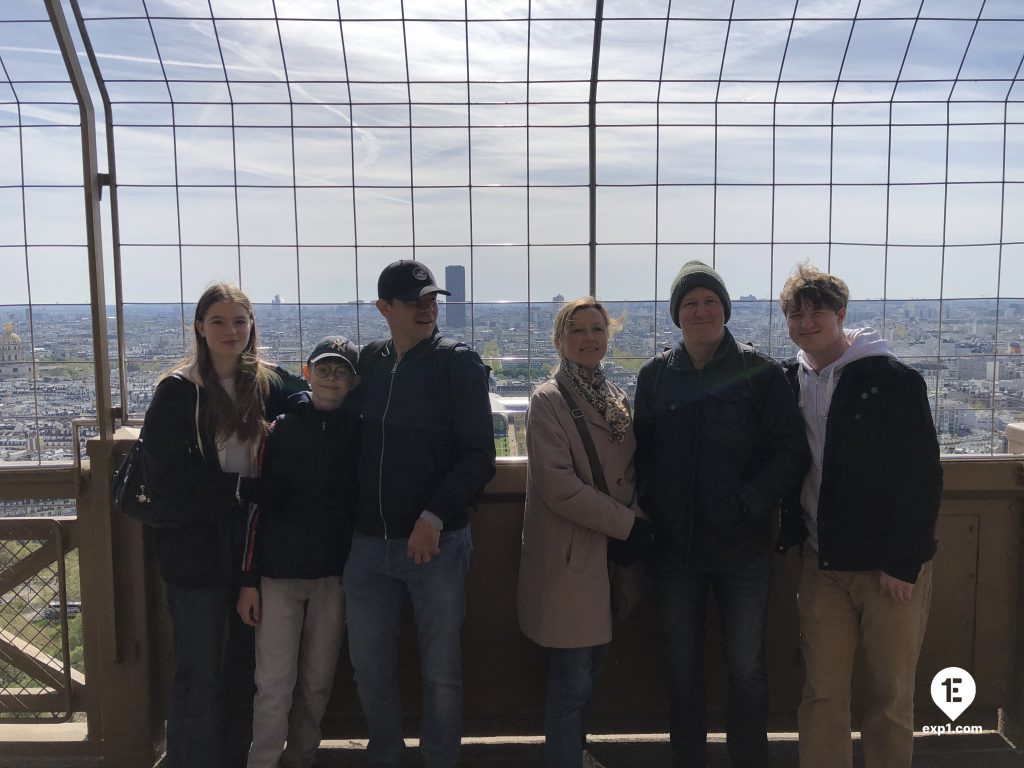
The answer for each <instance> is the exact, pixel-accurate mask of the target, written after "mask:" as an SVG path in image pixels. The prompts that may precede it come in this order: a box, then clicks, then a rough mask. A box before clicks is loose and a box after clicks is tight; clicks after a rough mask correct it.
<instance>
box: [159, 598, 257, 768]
mask: <svg viewBox="0 0 1024 768" xmlns="http://www.w3.org/2000/svg"><path fill="white" fill-rule="evenodd" d="M166 587H167V589H166V592H167V607H168V610H169V612H170V617H171V630H172V643H173V659H172V662H173V677H172V680H171V694H170V702H169V703H168V708H167V766H168V768H244V766H245V764H246V759H247V756H248V754H249V743H250V742H251V741H252V702H253V696H254V694H255V692H256V684H255V682H254V680H253V670H254V669H255V664H256V661H255V658H256V657H255V653H256V652H255V639H254V637H255V636H254V634H253V630H252V628H251V627H247V626H245V624H243V623H242V620H241V619H240V618H239V616H238V613H237V612H236V611H235V603H234V599H233V592H232V590H230V589H228V588H227V587H226V586H224V585H222V584H219V583H218V584H213V585H210V586H206V587H179V586H176V585H174V584H167V585H166ZM225 625H226V626H227V633H226V643H225Z"/></svg>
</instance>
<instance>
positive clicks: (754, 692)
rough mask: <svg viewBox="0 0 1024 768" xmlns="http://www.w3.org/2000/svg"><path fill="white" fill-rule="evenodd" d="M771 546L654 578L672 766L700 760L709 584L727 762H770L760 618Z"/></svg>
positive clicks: (758, 765)
mask: <svg viewBox="0 0 1024 768" xmlns="http://www.w3.org/2000/svg"><path fill="white" fill-rule="evenodd" d="M771 572H772V567H771V554H770V553H767V554H765V555H763V556H758V557H757V559H755V560H753V561H752V562H751V563H750V564H749V565H747V566H744V567H743V568H739V569H735V570H731V571H718V572H705V571H687V572H686V573H684V574H682V575H679V576H666V577H660V578H659V580H658V592H659V595H658V597H659V602H660V604H661V622H662V629H663V632H664V639H665V657H666V660H667V662H668V691H669V713H670V732H671V734H670V738H671V742H672V752H673V755H674V758H675V763H674V764H675V766H676V767H677V768H680V767H682V766H685V767H686V768H690V767H691V766H692V767H693V768H703V766H704V765H705V764H706V742H707V712H706V711H705V699H704V639H705V626H704V625H705V617H706V615H707V613H706V611H707V598H708V592H709V591H711V590H714V593H715V602H716V603H717V606H718V615H719V618H720V620H721V625H722V637H723V639H724V642H725V659H726V666H727V667H728V672H729V705H728V714H727V717H726V740H727V745H728V750H729V756H730V758H731V759H732V765H733V768H766V766H767V765H768V735H767V731H768V678H767V674H766V672H765V664H764V637H765V622H766V620H767V617H768V594H769V591H770V589H771Z"/></svg>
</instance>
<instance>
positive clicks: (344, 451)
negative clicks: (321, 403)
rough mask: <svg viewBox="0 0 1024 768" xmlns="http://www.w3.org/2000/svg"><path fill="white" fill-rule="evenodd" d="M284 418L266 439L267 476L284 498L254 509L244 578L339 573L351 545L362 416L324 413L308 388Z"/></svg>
mask: <svg viewBox="0 0 1024 768" xmlns="http://www.w3.org/2000/svg"><path fill="white" fill-rule="evenodd" d="M292 402H294V403H295V406H294V408H290V409H289V413H287V414H285V415H284V416H278V418H277V421H276V422H274V427H273V429H272V431H271V432H270V435H269V436H268V437H267V444H266V447H265V448H264V450H263V465H262V468H261V472H260V474H261V475H263V476H265V477H273V478H275V479H276V480H278V481H280V483H281V486H282V488H283V489H285V492H284V494H283V499H282V501H281V503H279V504H265V505H261V506H260V507H258V508H254V509H253V510H252V511H251V512H250V514H249V521H248V527H247V533H246V537H245V552H244V556H243V558H242V584H243V585H244V586H251V587H255V586H257V585H258V584H259V580H260V576H269V577H270V578H274V579H320V578H323V577H325V576H340V575H341V573H342V570H343V569H344V567H345V559H346V558H347V557H348V550H349V546H350V545H351V543H352V523H353V520H354V516H355V502H356V491H357V486H356V455H357V451H358V448H359V421H358V419H357V418H356V417H355V416H354V415H353V414H351V413H348V412H346V411H343V410H337V411H318V410H317V409H316V408H314V407H313V404H312V403H311V402H310V400H309V396H308V395H306V394H305V393H301V394H298V395H294V396H293V397H292Z"/></svg>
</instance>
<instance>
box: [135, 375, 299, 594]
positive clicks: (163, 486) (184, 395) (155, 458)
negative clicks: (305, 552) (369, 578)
mask: <svg viewBox="0 0 1024 768" xmlns="http://www.w3.org/2000/svg"><path fill="white" fill-rule="evenodd" d="M275 371H276V373H277V375H278V378H279V381H278V382H275V383H273V384H272V385H271V388H270V396H269V397H268V398H267V402H266V404H265V406H264V411H265V413H266V416H267V418H268V419H274V418H276V417H277V416H278V415H279V414H281V413H283V412H284V411H285V408H286V403H287V399H288V396H289V395H290V394H293V393H294V392H297V391H300V390H302V389H305V387H306V382H305V381H304V380H303V379H301V378H299V377H297V376H294V375H292V374H290V373H288V371H286V370H284V369H283V368H275ZM205 410H206V392H205V390H204V389H203V388H202V387H200V388H199V413H200V415H199V423H200V425H202V424H204V422H205V418H204V417H205ZM195 412H196V386H195V384H193V383H192V382H191V381H190V380H188V379H185V378H182V377H180V376H168V377H166V378H164V379H163V380H162V381H161V382H160V383H159V384H158V385H157V388H156V392H154V394H153V400H152V402H151V403H150V405H149V409H148V410H147V411H146V420H145V425H144V427H143V428H144V429H145V434H146V443H145V444H146V456H147V464H146V480H147V483H148V485H149V488H150V490H151V491H152V493H153V494H154V496H158V497H161V498H165V499H171V500H173V503H172V505H171V507H172V509H174V510H175V511H176V512H177V513H178V520H177V522H178V525H177V526H175V527H173V528H159V529H154V531H153V532H154V537H155V542H156V557H157V564H158V565H159V568H160V575H161V576H162V577H163V579H164V580H165V581H167V582H168V583H171V584H177V585H179V586H188V587H199V586H206V585H209V584H213V583H216V582H217V581H218V580H222V581H223V583H225V584H229V585H231V584H233V583H234V582H235V581H236V580H237V574H238V563H239V562H240V558H241V556H242V540H243V535H244V531H245V515H244V511H243V509H242V507H241V506H240V505H238V504H237V503H236V502H235V486H236V483H237V481H238V475H237V474H235V473H233V472H222V471H221V469H220V459H219V458H218V456H217V441H216V440H215V439H214V436H213V435H211V434H209V433H208V432H207V431H206V430H205V428H202V433H201V434H200V435H199V436H198V439H199V440H201V441H202V446H203V451H202V453H200V451H199V448H198V445H197V435H196V415H195ZM204 456H205V458H204Z"/></svg>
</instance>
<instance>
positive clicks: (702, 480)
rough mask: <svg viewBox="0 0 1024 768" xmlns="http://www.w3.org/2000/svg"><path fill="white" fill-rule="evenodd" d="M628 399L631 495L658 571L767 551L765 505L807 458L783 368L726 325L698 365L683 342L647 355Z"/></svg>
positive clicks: (707, 565) (768, 509) (800, 472)
mask: <svg viewBox="0 0 1024 768" xmlns="http://www.w3.org/2000/svg"><path fill="white" fill-rule="evenodd" d="M635 403H636V414H635V420H634V428H635V431H636V444H637V451H636V459H635V463H636V471H637V488H638V497H639V500H640V508H641V509H643V511H644V512H645V513H647V514H648V515H649V516H650V518H651V521H652V523H653V524H654V530H655V537H654V542H655V545H654V551H655V562H656V564H657V566H658V571H659V573H661V574H662V575H674V574H678V573H680V572H682V571H684V570H687V569H695V570H707V571H718V570H729V569H733V568H739V567H742V566H743V565H746V564H748V563H749V562H750V559H751V558H752V557H755V556H757V555H759V554H763V553H766V552H769V551H771V528H772V512H773V510H774V509H776V507H777V506H778V504H779V500H780V499H781V497H782V496H783V494H784V493H786V492H787V491H789V489H790V488H792V487H794V486H798V485H799V483H800V482H801V481H802V480H803V476H804V473H805V472H806V471H807V468H808V465H809V462H810V452H809V450H808V448H807V437H806V435H805V432H804V424H803V419H802V418H801V416H800V412H799V410H798V409H797V406H796V401H795V400H794V398H793V393H792V392H791V391H790V389H789V387H788V386H787V383H786V378H785V376H784V375H783V372H782V368H781V367H779V365H778V364H776V363H775V362H774V361H773V360H771V358H769V357H766V356H765V355H762V354H760V353H758V352H755V351H753V349H751V348H750V347H748V346H747V345H740V344H737V343H736V341H735V340H734V339H733V337H732V334H730V333H729V331H728V329H726V331H725V337H724V338H723V340H722V342H721V344H719V346H718V349H717V350H716V351H715V354H714V356H713V357H712V359H711V360H710V361H709V362H708V363H707V364H706V365H705V366H704V368H702V369H698V368H695V367H694V365H693V363H692V362H691V361H690V357H689V355H688V354H687V352H686V348H685V346H684V345H683V342H682V341H680V343H679V344H678V345H677V346H676V347H675V348H674V349H673V350H671V352H669V353H667V354H665V353H663V354H661V355H658V356H656V357H655V358H654V359H652V360H650V361H649V362H648V363H647V364H646V365H644V367H643V368H642V369H641V370H640V374H639V377H638V378H637V389H636V398H635Z"/></svg>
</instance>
